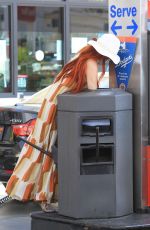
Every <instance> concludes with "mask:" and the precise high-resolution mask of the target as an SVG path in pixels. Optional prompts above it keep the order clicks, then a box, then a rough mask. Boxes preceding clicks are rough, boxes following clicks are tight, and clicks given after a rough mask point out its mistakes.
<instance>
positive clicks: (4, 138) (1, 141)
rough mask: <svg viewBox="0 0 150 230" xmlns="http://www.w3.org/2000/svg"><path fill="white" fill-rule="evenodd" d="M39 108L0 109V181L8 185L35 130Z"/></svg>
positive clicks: (17, 107)
mask: <svg viewBox="0 0 150 230" xmlns="http://www.w3.org/2000/svg"><path fill="white" fill-rule="evenodd" d="M38 110H39V106H27V105H16V106H11V107H4V106H3V107H0V181H1V182H3V183H6V182H7V181H8V179H9V178H10V176H11V174H12V172H13V169H14V167H15V165H16V162H17V159H18V157H19V154H20V151H21V149H22V147H23V144H24V142H23V141H22V140H20V139H18V138H17V137H18V136H19V137H22V138H24V139H26V138H27V137H28V136H29V134H30V132H31V131H32V130H33V128H34V125H35V121H36V118H37V113H38Z"/></svg>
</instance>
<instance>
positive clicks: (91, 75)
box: [86, 59, 98, 90]
mask: <svg viewBox="0 0 150 230" xmlns="http://www.w3.org/2000/svg"><path fill="white" fill-rule="evenodd" d="M86 79H87V88H88V89H91V90H96V89H97V80H98V64H97V62H96V61H94V60H93V59H89V60H87V68H86Z"/></svg>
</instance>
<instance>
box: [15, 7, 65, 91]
mask: <svg viewBox="0 0 150 230" xmlns="http://www.w3.org/2000/svg"><path fill="white" fill-rule="evenodd" d="M62 17H63V12H62V9H61V8H52V7H30V6H19V7H18V91H24V92H32V91H33V92H34V91H39V90H40V89H42V88H44V87H46V86H48V85H49V84H51V83H52V81H53V80H54V78H55V76H56V75H57V73H58V72H59V71H60V69H61V68H62V65H63V56H62V42H63V41H62Z"/></svg>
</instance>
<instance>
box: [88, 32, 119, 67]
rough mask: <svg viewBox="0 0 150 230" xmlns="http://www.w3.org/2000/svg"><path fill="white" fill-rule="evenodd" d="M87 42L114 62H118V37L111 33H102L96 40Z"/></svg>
mask: <svg viewBox="0 0 150 230" xmlns="http://www.w3.org/2000/svg"><path fill="white" fill-rule="evenodd" d="M88 44H89V45H91V46H93V48H94V49H95V50H96V51H97V52H98V53H100V54H102V55H103V56H106V57H109V58H110V59H111V60H112V61H113V62H114V63H115V64H118V63H119V62H120V57H119V56H118V55H117V53H118V51H119V48H120V41H119V39H118V38H117V37H116V36H115V35H113V34H103V35H102V36H101V37H100V38H98V39H97V41H94V40H90V41H88Z"/></svg>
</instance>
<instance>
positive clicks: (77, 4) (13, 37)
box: [0, 0, 108, 98]
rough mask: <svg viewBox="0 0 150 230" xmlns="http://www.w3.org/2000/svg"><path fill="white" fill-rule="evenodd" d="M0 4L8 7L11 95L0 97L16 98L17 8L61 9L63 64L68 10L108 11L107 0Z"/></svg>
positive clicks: (28, 0)
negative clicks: (62, 15) (96, 0)
mask: <svg viewBox="0 0 150 230" xmlns="http://www.w3.org/2000/svg"><path fill="white" fill-rule="evenodd" d="M0 4H5V5H8V6H10V11H11V16H10V20H11V21H10V65H11V66H10V78H11V84H12V92H11V93H0V97H2V98H4V97H5V98H7V97H16V96H17V93H18V91H17V75H18V56H17V55H18V36H17V33H18V20H17V19H18V14H17V7H18V6H35V7H62V9H63V12H64V20H63V22H62V23H63V24H62V26H63V35H62V36H63V41H64V44H63V55H64V64H65V63H66V62H68V60H69V59H70V52H69V50H70V45H71V44H70V8H99V7H101V8H104V9H107V10H108V0H104V1H103V3H101V2H93V3H90V2H88V3H87V2H85V1H84V2H82V0H72V1H70V0H57V1H56V0H52V1H49V0H32V2H31V0H0ZM23 93H24V95H25V96H28V95H32V94H33V93H35V92H23Z"/></svg>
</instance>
